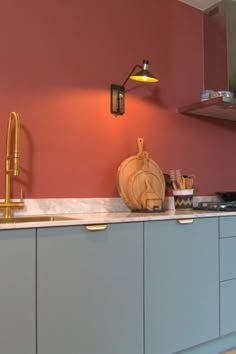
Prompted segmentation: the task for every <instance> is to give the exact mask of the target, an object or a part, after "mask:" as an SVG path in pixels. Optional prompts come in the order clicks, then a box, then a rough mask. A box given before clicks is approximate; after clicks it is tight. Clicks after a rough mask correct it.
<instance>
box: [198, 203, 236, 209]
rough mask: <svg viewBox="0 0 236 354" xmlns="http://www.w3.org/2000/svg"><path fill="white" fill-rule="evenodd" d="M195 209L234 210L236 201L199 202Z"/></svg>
mask: <svg viewBox="0 0 236 354" xmlns="http://www.w3.org/2000/svg"><path fill="white" fill-rule="evenodd" d="M194 209H197V210H216V211H236V201H232V202H224V201H216V202H199V203H198V206H197V207H196V208H194Z"/></svg>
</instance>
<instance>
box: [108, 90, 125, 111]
mask: <svg viewBox="0 0 236 354" xmlns="http://www.w3.org/2000/svg"><path fill="white" fill-rule="evenodd" d="M124 94H125V88H124V86H119V85H114V84H112V85H111V113H114V114H117V115H121V114H124V111H125V107H124Z"/></svg>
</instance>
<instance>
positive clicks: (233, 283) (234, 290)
mask: <svg viewBox="0 0 236 354" xmlns="http://www.w3.org/2000/svg"><path fill="white" fill-rule="evenodd" d="M235 301H236V279H234V280H229V281H224V282H221V284H220V308H221V335H222V336H224V335H225V334H229V333H231V332H235V331H236V306H235Z"/></svg>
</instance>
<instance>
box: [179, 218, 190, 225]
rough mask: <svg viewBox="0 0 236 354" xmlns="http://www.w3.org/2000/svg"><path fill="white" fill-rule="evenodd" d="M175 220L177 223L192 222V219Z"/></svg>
mask: <svg viewBox="0 0 236 354" xmlns="http://www.w3.org/2000/svg"><path fill="white" fill-rule="evenodd" d="M176 222H177V223H179V224H192V223H193V219H178V220H176Z"/></svg>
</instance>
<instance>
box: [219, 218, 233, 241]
mask: <svg viewBox="0 0 236 354" xmlns="http://www.w3.org/2000/svg"><path fill="white" fill-rule="evenodd" d="M232 236H236V216H224V217H221V218H220V237H232Z"/></svg>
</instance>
